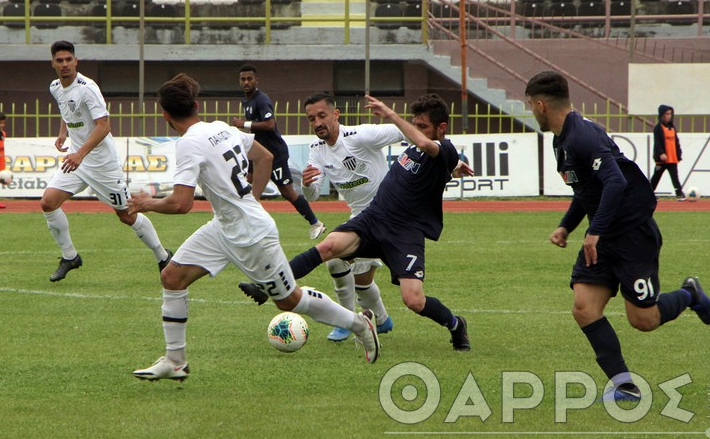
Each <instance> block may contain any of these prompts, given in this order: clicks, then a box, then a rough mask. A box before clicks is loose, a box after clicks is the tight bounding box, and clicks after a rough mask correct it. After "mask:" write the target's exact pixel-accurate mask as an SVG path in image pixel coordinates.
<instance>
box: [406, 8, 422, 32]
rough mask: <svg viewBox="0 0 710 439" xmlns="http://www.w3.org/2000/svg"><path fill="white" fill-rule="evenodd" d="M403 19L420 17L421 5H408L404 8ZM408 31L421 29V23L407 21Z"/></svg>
mask: <svg viewBox="0 0 710 439" xmlns="http://www.w3.org/2000/svg"><path fill="white" fill-rule="evenodd" d="M403 15H404V16H405V17H421V16H422V4H421V3H408V4H407V7H406V8H404V14H403ZM406 26H407V28H409V29H421V28H422V23H421V22H420V21H408V22H407V23H406Z"/></svg>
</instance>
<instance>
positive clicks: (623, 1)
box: [609, 0, 631, 26]
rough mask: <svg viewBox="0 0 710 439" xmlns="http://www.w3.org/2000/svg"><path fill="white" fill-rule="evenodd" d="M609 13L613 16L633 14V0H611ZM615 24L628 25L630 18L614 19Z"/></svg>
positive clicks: (613, 23)
mask: <svg viewBox="0 0 710 439" xmlns="http://www.w3.org/2000/svg"><path fill="white" fill-rule="evenodd" d="M609 14H610V15H611V16H612V18H613V17H614V16H619V15H631V0H611V6H610V11H609ZM611 24H612V25H614V26H628V25H629V20H613V21H612V22H611Z"/></svg>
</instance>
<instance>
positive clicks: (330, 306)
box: [293, 288, 365, 333]
mask: <svg viewBox="0 0 710 439" xmlns="http://www.w3.org/2000/svg"><path fill="white" fill-rule="evenodd" d="M293 312H295V313H299V314H305V315H307V316H311V317H313V320H315V321H316V322H320V323H325V324H326V325H330V326H336V327H338V328H345V329H348V330H350V331H352V332H356V333H359V332H362V331H364V330H365V327H364V326H365V322H363V321H362V319H360V318H358V316H357V314H355V313H354V312H352V311H350V310H347V309H345V308H343V307H342V306H340V305H338V304H337V303H335V302H333V300H332V299H331V298H330V297H328V296H327V295H326V294H325V293H322V292H320V291H317V290H313V289H310V288H301V300H300V301H299V302H298V305H296V306H295V307H294V308H293Z"/></svg>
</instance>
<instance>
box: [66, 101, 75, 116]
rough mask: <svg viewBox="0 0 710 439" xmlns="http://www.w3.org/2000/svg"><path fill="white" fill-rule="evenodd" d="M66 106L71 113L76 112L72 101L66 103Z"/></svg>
mask: <svg viewBox="0 0 710 439" xmlns="http://www.w3.org/2000/svg"><path fill="white" fill-rule="evenodd" d="M67 105H69V109H70V110H71V112H72V113H73V112H75V111H76V102H75V101H74V100H73V99H72V100H70V101H69V102H67Z"/></svg>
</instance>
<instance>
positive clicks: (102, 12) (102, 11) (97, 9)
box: [89, 3, 106, 29]
mask: <svg viewBox="0 0 710 439" xmlns="http://www.w3.org/2000/svg"><path fill="white" fill-rule="evenodd" d="M89 16H90V17H105V16H106V3H99V4H96V5H94V6H92V7H91V10H90V11H89ZM92 26H93V27H95V28H99V29H101V28H106V23H105V22H100V21H99V22H93V23H92Z"/></svg>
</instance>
